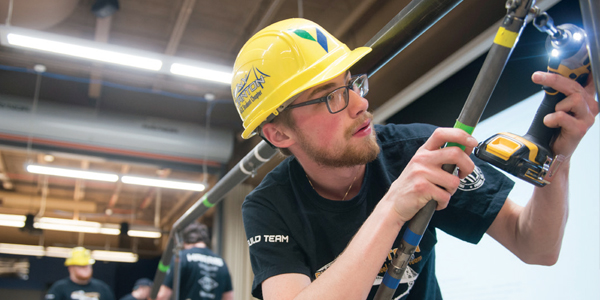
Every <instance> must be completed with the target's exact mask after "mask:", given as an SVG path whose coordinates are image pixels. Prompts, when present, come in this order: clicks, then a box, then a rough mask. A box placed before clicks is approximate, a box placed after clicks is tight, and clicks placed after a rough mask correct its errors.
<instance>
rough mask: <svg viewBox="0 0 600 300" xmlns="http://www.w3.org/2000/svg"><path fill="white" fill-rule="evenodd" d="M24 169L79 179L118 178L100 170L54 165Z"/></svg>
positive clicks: (111, 179)
mask: <svg viewBox="0 0 600 300" xmlns="http://www.w3.org/2000/svg"><path fill="white" fill-rule="evenodd" d="M26 169H27V171H28V172H30V173H35V174H44V175H54V176H62V177H71V178H79V179H88V180H99V181H108V182H116V181H117V180H119V175H117V174H110V173H100V172H90V171H83V170H74V169H65V168H55V167H48V166H41V165H27V166H26Z"/></svg>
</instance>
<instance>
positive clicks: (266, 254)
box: [242, 195, 311, 298]
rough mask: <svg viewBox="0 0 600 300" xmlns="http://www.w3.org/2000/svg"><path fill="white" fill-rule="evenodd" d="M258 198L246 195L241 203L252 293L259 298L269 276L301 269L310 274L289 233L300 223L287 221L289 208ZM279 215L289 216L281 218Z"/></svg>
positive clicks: (299, 271)
mask: <svg viewBox="0 0 600 300" xmlns="http://www.w3.org/2000/svg"><path fill="white" fill-rule="evenodd" d="M274 197H275V198H278V197H277V196H275V195H274ZM260 200H261V199H259V198H258V197H255V198H253V197H252V196H251V195H249V196H248V197H247V198H246V200H245V201H244V204H243V205H242V216H243V220H244V229H245V231H246V237H247V239H248V245H249V248H250V261H251V263H252V270H253V271H254V282H253V284H252V295H253V296H254V297H256V298H262V289H261V284H262V282H263V281H264V280H266V279H268V278H269V277H272V276H275V275H279V274H286V273H300V274H305V275H307V276H309V277H311V276H310V268H309V266H308V263H307V260H306V254H305V252H304V251H303V250H302V247H301V245H300V244H299V242H298V241H297V239H295V238H294V237H293V236H292V234H290V233H291V230H290V226H299V225H300V224H295V223H290V222H293V220H292V219H293V216H291V215H290V213H289V212H287V213H286V212H283V213H282V212H280V211H278V209H277V208H276V207H274V206H273V205H270V203H269V202H268V201H264V199H262V200H263V201H260ZM283 200H284V199H273V201H283ZM282 215H287V216H289V217H290V218H289V219H287V218H286V219H284V218H283V217H282Z"/></svg>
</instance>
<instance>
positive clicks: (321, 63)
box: [231, 19, 371, 139]
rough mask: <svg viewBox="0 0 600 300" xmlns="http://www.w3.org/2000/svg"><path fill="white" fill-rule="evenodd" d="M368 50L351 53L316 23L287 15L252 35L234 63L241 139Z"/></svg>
mask: <svg viewBox="0 0 600 300" xmlns="http://www.w3.org/2000/svg"><path fill="white" fill-rule="evenodd" d="M370 51H371V48H369V47H359V48H356V49H354V50H352V51H350V49H349V48H348V46H346V45H345V44H343V43H342V42H340V41H339V40H338V39H336V38H335V37H334V36H333V35H331V34H330V33H329V32H327V31H326V30H325V29H323V28H322V27H321V26H319V25H317V24H316V23H314V22H312V21H309V20H306V19H288V20H284V21H280V22H277V23H274V24H272V25H270V26H268V27H266V28H264V29H262V30H261V31H259V32H258V33H256V34H255V35H254V36H252V37H251V38H250V39H249V40H248V41H247V42H246V44H245V45H244V46H243V47H242V49H241V50H240V53H239V54H238V56H237V58H236V61H235V64H234V66H233V79H232V83H231V93H232V95H233V101H234V103H235V106H236V108H237V110H238V113H239V114H240V117H241V118H242V121H243V122H244V124H243V125H244V128H245V129H244V132H243V133H242V137H243V138H245V139H247V138H250V137H251V136H252V135H254V133H255V130H256V128H257V127H258V126H260V125H261V124H263V123H264V122H265V121H267V120H270V119H271V118H273V117H274V116H276V115H278V114H279V112H281V111H282V110H283V109H284V108H285V107H286V106H287V105H288V104H290V103H288V102H291V101H290V100H293V99H294V98H293V97H294V96H296V95H298V94H300V93H301V92H303V91H305V90H307V89H309V88H311V87H314V86H316V85H319V84H321V83H323V82H326V81H328V80H331V79H332V78H335V77H336V76H338V75H340V74H342V73H343V72H345V71H346V70H348V69H349V68H350V67H351V66H352V65H354V64H355V63H356V62H357V61H358V60H360V59H361V58H362V57H363V56H365V55H366V54H367V53H369V52H370Z"/></svg>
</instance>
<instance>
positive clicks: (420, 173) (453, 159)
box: [383, 128, 477, 222]
mask: <svg viewBox="0 0 600 300" xmlns="http://www.w3.org/2000/svg"><path fill="white" fill-rule="evenodd" d="M447 142H453V143H458V144H461V145H464V146H465V151H463V150H462V149H460V148H459V147H446V148H441V147H443V146H444V145H445V144H446V143H447ZM476 146H477V140H475V138H473V137H472V136H471V135H469V134H468V133H466V132H465V131H463V130H461V129H456V128H438V129H436V130H435V131H434V132H433V134H432V135H431V137H430V138H429V139H428V140H427V142H425V144H423V146H421V147H420V148H419V149H418V150H417V152H416V153H415V155H414V156H413V157H412V159H411V160H410V162H409V163H408V165H407V166H406V168H405V169H404V171H403V172H402V174H400V177H398V178H397V179H396V181H394V182H393V183H392V185H391V186H390V190H389V191H388V192H387V194H386V195H385V197H384V199H383V200H385V201H394V209H395V211H396V213H398V218H399V221H401V222H407V221H408V220H410V219H412V217H413V216H414V215H415V214H416V213H417V212H418V211H419V210H420V209H421V208H422V207H423V206H425V204H427V202H429V201H430V200H435V201H437V209H438V210H440V209H444V208H446V206H448V202H449V201H450V197H451V196H452V195H453V194H454V192H456V190H457V189H458V185H459V184H460V178H464V177H466V176H467V175H469V174H471V172H473V169H474V168H475V165H474V163H473V161H472V160H471V158H470V157H469V154H470V153H471V151H473V148H475V147H476ZM444 164H450V165H456V166H457V167H458V168H459V177H456V176H454V175H452V174H450V173H448V172H446V171H444V170H443V169H442V166H443V165H444Z"/></svg>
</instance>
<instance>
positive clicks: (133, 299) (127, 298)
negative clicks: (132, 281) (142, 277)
mask: <svg viewBox="0 0 600 300" xmlns="http://www.w3.org/2000/svg"><path fill="white" fill-rule="evenodd" d="M119 300H138V298H136V297H134V296H133V295H132V294H127V295H125V296H123V297H121V299H119Z"/></svg>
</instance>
